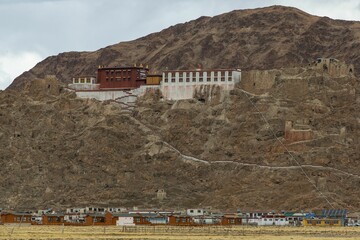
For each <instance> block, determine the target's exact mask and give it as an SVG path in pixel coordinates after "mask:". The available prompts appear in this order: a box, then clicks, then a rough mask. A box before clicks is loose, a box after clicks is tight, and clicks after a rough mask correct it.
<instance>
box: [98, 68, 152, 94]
mask: <svg viewBox="0 0 360 240" xmlns="http://www.w3.org/2000/svg"><path fill="white" fill-rule="evenodd" d="M140 71H145V73H146V74H147V72H148V69H146V68H138V67H131V68H130V67H129V68H99V69H98V75H97V83H99V84H100V89H104V88H110V89H111V88H124V89H131V88H137V87H139V86H141V85H144V84H146V76H141V75H140Z"/></svg>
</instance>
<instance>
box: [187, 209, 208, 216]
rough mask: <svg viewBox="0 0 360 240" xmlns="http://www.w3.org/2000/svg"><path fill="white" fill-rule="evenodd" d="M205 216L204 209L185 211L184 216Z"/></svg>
mask: <svg viewBox="0 0 360 240" xmlns="http://www.w3.org/2000/svg"><path fill="white" fill-rule="evenodd" d="M204 214H205V211H204V209H187V210H186V215H188V216H202V215H204Z"/></svg>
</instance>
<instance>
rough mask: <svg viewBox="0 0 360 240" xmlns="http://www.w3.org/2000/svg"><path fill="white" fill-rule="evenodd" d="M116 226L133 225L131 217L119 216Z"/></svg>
mask: <svg viewBox="0 0 360 240" xmlns="http://www.w3.org/2000/svg"><path fill="white" fill-rule="evenodd" d="M116 226H135V223H134V218H133V217H119V219H118V220H117V221H116Z"/></svg>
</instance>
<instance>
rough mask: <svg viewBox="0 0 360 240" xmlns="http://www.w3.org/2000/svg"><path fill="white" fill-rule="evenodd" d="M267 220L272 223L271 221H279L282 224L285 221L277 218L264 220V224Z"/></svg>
mask: <svg viewBox="0 0 360 240" xmlns="http://www.w3.org/2000/svg"><path fill="white" fill-rule="evenodd" d="M267 220H269V222H272V221H275V222H278V221H281V222H283V221H285V219H283V218H280V219H278V218H275V219H272V218H269V219H267V218H264V221H265V222H266V221H267Z"/></svg>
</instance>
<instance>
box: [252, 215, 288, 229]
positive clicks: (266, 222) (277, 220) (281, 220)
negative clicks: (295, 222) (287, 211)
mask: <svg viewBox="0 0 360 240" xmlns="http://www.w3.org/2000/svg"><path fill="white" fill-rule="evenodd" d="M258 225H259V226H287V225H289V221H288V220H287V219H286V217H285V216H284V215H268V216H263V217H261V220H260V222H259V223H258Z"/></svg>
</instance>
